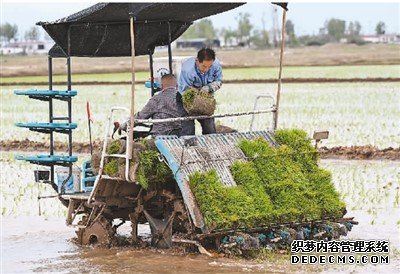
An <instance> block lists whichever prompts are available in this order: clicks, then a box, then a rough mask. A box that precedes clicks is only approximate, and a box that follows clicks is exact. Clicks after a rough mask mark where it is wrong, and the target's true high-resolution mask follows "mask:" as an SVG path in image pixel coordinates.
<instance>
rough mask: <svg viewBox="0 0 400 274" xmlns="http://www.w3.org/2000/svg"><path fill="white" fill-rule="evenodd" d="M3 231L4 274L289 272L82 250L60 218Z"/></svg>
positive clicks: (25, 221) (12, 221)
mask: <svg viewBox="0 0 400 274" xmlns="http://www.w3.org/2000/svg"><path fill="white" fill-rule="evenodd" d="M2 227H3V229H2V246H1V253H2V273H28V272H46V273H49V272H50V273H98V272H101V273H133V272H134V273H215V272H217V273H235V272H269V270H272V269H273V270H274V272H276V271H278V272H286V271H288V270H289V269H290V268H291V266H290V265H288V264H287V263H285V262H283V263H281V264H280V265H273V264H272V263H257V262H252V261H246V260H237V259H236V260H234V259H228V258H221V257H218V256H217V257H216V258H210V257H206V256H202V255H198V254H189V255H188V254H186V255H184V254H181V253H174V252H173V251H164V250H158V251H157V250H153V249H146V250H137V249H134V248H131V247H119V248H111V249H107V248H99V247H97V248H92V247H80V246H78V245H76V244H75V243H74V242H73V240H71V239H72V238H73V237H75V233H74V231H73V229H72V228H67V227H66V226H65V225H64V220H62V219H58V218H52V219H48V220H44V219H43V218H41V217H18V218H13V217H3V218H2ZM140 232H141V233H142V235H143V234H147V233H148V228H147V227H146V226H142V227H140ZM122 234H123V232H122ZM292 270H294V268H292Z"/></svg>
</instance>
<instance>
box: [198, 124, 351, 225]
mask: <svg viewBox="0 0 400 274" xmlns="http://www.w3.org/2000/svg"><path fill="white" fill-rule="evenodd" d="M275 139H276V140H277V141H278V142H279V143H280V146H279V147H277V148H275V147H271V146H270V144H269V143H268V142H267V141H266V140H264V139H261V138H260V139H256V140H251V141H250V140H242V141H241V142H240V143H239V147H240V148H241V150H242V151H243V152H244V154H245V155H246V156H247V157H248V159H249V160H248V161H247V162H235V163H234V164H233V165H232V166H231V173H232V175H233V177H234V179H235V181H236V183H237V186H236V187H225V186H224V185H223V184H222V183H221V182H220V180H219V178H218V176H217V174H216V172H215V171H209V172H205V173H195V174H193V175H192V176H191V177H190V184H191V187H192V191H193V192H194V195H195V197H196V200H197V203H198V204H199V207H200V209H201V211H202V213H203V216H204V218H205V221H206V224H207V225H208V226H209V227H210V229H216V228H218V229H226V228H235V227H257V226H265V225H268V224H269V223H277V222H278V223H287V222H301V221H309V220H320V219H325V218H340V217H342V216H343V215H344V214H345V204H344V203H343V201H341V200H340V198H339V194H338V192H337V191H336V190H335V188H334V185H333V183H332V181H331V175H330V173H329V172H328V171H326V170H323V169H321V168H319V167H318V165H317V160H318V157H317V154H316V152H317V151H316V150H315V148H314V147H313V146H312V145H311V141H310V140H309V139H308V138H307V134H306V133H305V132H304V131H301V130H278V131H276V133H275Z"/></svg>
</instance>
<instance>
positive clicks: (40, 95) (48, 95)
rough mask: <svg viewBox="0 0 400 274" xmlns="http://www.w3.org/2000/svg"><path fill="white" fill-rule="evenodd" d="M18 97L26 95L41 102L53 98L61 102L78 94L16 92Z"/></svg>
mask: <svg viewBox="0 0 400 274" xmlns="http://www.w3.org/2000/svg"><path fill="white" fill-rule="evenodd" d="M14 94H16V95H25V96H29V98H32V99H37V100H41V101H48V100H50V99H51V98H53V99H59V100H67V99H69V98H71V97H73V96H75V95H77V94H78V93H77V92H76V91H75V90H36V89H30V90H15V91H14Z"/></svg>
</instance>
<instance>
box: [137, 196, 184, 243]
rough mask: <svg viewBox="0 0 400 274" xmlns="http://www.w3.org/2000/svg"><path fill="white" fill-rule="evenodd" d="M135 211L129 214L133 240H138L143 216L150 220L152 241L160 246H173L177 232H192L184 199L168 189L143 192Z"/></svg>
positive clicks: (138, 198)
mask: <svg viewBox="0 0 400 274" xmlns="http://www.w3.org/2000/svg"><path fill="white" fill-rule="evenodd" d="M136 201H137V206H136V208H135V211H134V212H133V213H131V214H129V218H130V220H131V223H132V233H131V234H132V242H137V241H138V236H137V225H138V222H139V219H141V216H144V217H145V219H146V220H147V221H148V222H149V224H150V228H151V234H152V240H151V243H152V245H153V246H156V247H158V248H170V247H172V235H173V233H175V232H186V233H188V232H189V233H190V232H191V228H192V226H191V223H190V219H189V218H188V213H187V211H186V208H185V205H184V204H183V200H182V198H181V197H179V196H178V195H176V194H174V193H172V192H171V191H169V190H166V189H160V190H157V189H154V190H149V191H147V192H141V193H140V194H139V195H138V197H137V199H136Z"/></svg>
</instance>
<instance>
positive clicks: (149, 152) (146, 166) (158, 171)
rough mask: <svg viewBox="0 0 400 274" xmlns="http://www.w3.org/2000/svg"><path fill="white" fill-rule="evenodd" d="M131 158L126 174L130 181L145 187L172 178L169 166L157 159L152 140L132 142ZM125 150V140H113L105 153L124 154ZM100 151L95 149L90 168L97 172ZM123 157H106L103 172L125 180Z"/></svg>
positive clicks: (157, 153)
mask: <svg viewBox="0 0 400 274" xmlns="http://www.w3.org/2000/svg"><path fill="white" fill-rule="evenodd" d="M132 147H133V155H132V160H130V161H129V172H128V176H129V179H130V180H131V181H135V182H138V183H139V184H140V185H141V186H142V187H143V188H145V189H147V188H148V187H149V185H150V184H152V183H157V182H159V183H163V182H167V181H169V180H171V179H172V173H171V170H170V169H169V167H168V166H167V165H166V164H165V163H164V162H161V161H160V160H159V157H158V155H159V152H158V151H157V149H156V147H155V145H154V141H153V140H141V141H140V142H134V143H133V145H132ZM125 151H126V141H125V140H113V141H112V142H110V144H108V146H107V150H106V152H107V154H124V153H125ZM100 158H101V151H96V152H94V153H93V156H92V168H93V170H94V171H95V172H96V174H97V173H98V168H99V166H100ZM125 164H126V162H125V159H123V158H116V157H112V156H111V157H106V158H105V162H104V170H103V173H104V174H105V175H108V176H111V177H117V178H120V179H122V180H126V177H125Z"/></svg>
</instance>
